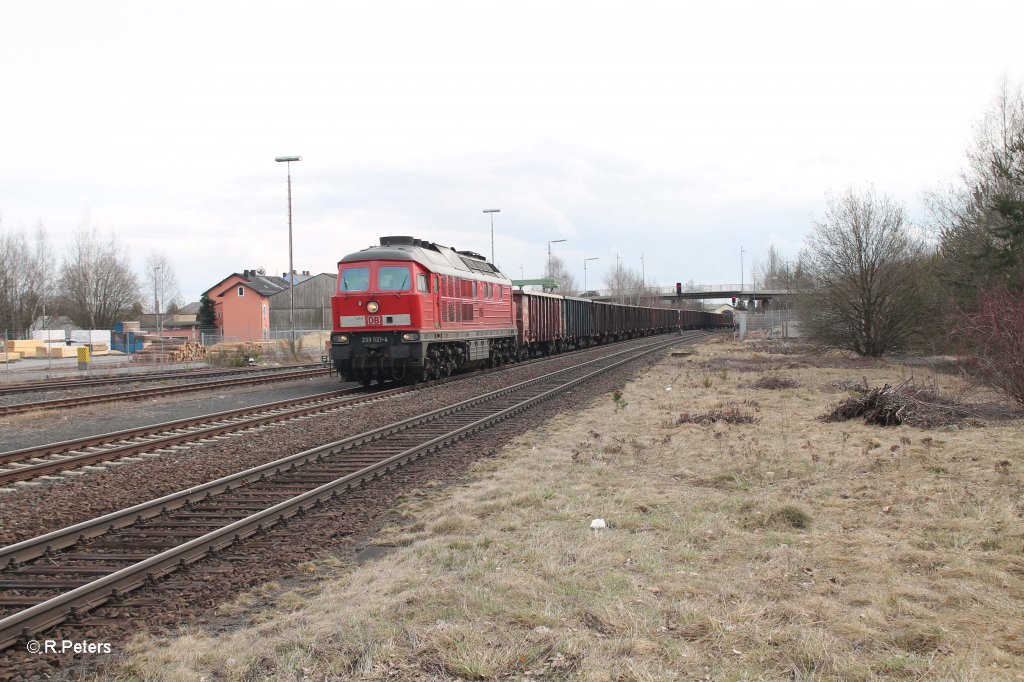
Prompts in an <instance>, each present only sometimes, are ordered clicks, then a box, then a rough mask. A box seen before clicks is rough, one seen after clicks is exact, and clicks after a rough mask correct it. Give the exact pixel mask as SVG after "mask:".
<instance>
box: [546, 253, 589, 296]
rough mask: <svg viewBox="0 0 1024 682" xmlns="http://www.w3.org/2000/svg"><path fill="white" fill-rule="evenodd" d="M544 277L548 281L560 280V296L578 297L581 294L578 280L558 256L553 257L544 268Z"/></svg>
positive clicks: (558, 290) (558, 291)
mask: <svg viewBox="0 0 1024 682" xmlns="http://www.w3.org/2000/svg"><path fill="white" fill-rule="evenodd" d="M544 277H545V278H546V279H555V280H558V289H557V293H559V294H564V295H565V296H576V295H577V294H579V293H580V290H579V285H578V284H577V283H576V278H575V277H574V276H573V274H572V273H571V272H569V269H568V268H566V267H565V261H563V260H562V259H561V258H559V257H558V256H555V255H552V256H551V257H550V258H548V262H547V265H546V266H545V267H544Z"/></svg>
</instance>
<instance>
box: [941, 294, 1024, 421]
mask: <svg viewBox="0 0 1024 682" xmlns="http://www.w3.org/2000/svg"><path fill="white" fill-rule="evenodd" d="M956 331H957V332H958V334H957V336H958V338H960V339H961V340H962V342H963V344H964V346H963V347H964V350H965V354H966V355H968V356H969V357H970V358H972V359H973V360H974V361H975V363H976V364H975V367H976V374H977V376H978V377H979V378H980V379H981V380H982V381H984V382H985V383H987V384H989V385H991V386H993V387H994V388H996V389H998V390H1000V391H1002V392H1003V393H1005V394H1006V395H1007V396H1009V397H1010V398H1011V399H1013V400H1015V401H1017V402H1018V403H1020V404H1022V405H1024V293H1022V292H1020V291H1010V290H1009V289H1008V288H1006V287H1005V286H999V287H996V288H994V289H989V290H983V291H981V292H980V293H979V295H978V305H977V308H976V309H975V311H974V312H973V313H962V317H961V322H960V323H959V324H958V325H957V328H956ZM972 364H974V363H972Z"/></svg>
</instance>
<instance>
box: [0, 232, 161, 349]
mask: <svg viewBox="0 0 1024 682" xmlns="http://www.w3.org/2000/svg"><path fill="white" fill-rule="evenodd" d="M178 305H179V301H178V291H177V281H176V278H175V275H174V270H173V267H172V265H171V264H170V262H169V261H168V259H167V258H166V257H165V256H164V255H162V254H159V253H153V254H151V255H150V256H149V258H148V259H147V261H146V267H145V274H144V276H143V278H141V279H140V278H139V276H138V275H136V273H135V272H134V270H133V269H132V266H131V263H130V261H129V258H128V253H127V250H126V249H125V248H124V247H123V246H122V245H121V244H120V243H119V242H118V240H117V238H116V237H115V236H113V235H110V236H104V235H103V234H101V232H100V231H99V230H98V229H97V228H95V227H91V226H89V224H88V222H87V221H83V223H82V224H81V225H80V226H79V228H78V230H77V231H76V232H75V234H74V236H73V237H72V239H71V241H70V243H69V244H68V245H67V246H66V248H65V249H64V253H63V255H62V256H61V257H60V258H58V256H57V255H56V253H55V252H54V249H53V247H52V246H51V244H50V243H49V241H48V239H47V236H46V231H45V229H44V228H43V226H42V225H41V224H40V225H37V226H36V227H35V228H34V229H33V230H32V231H30V232H29V231H25V230H8V229H6V226H5V225H3V223H2V222H0V332H6V333H7V334H9V335H19V334H24V333H25V332H27V331H28V330H30V329H32V328H33V327H34V326H37V327H40V328H46V327H47V326H48V325H50V321H51V320H53V319H55V318H56V317H58V316H66V317H68V318H69V319H70V320H71V321H72V322H74V323H75V324H76V325H78V326H80V327H83V328H91V329H109V328H110V327H112V326H113V325H114V323H115V322H118V321H121V320H125V319H129V318H131V317H134V316H138V315H139V314H141V313H143V312H145V311H147V310H148V311H150V312H154V311H157V310H159V311H160V312H164V313H167V312H171V311H173V310H176V309H177V307H178Z"/></svg>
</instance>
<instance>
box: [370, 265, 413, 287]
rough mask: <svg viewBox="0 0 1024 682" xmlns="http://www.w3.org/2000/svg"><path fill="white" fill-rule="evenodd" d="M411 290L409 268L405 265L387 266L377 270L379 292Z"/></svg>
mask: <svg viewBox="0 0 1024 682" xmlns="http://www.w3.org/2000/svg"><path fill="white" fill-rule="evenodd" d="M408 289H409V268H407V267H405V266H404V265H385V266H382V267H380V268H379V269H378V270H377V290H378V291H406V290H408Z"/></svg>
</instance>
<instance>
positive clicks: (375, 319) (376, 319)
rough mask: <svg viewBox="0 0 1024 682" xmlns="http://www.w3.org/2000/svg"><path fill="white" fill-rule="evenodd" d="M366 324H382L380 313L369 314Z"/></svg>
mask: <svg viewBox="0 0 1024 682" xmlns="http://www.w3.org/2000/svg"><path fill="white" fill-rule="evenodd" d="M366 324H367V326H370V325H374V324H380V315H369V316H367V318H366Z"/></svg>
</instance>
